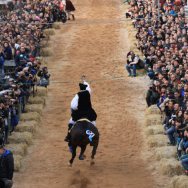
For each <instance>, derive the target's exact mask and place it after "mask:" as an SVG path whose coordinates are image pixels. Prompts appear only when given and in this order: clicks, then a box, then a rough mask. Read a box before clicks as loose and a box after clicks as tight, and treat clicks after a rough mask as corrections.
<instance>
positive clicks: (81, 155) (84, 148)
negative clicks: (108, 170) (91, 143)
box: [79, 145, 86, 160]
mask: <svg viewBox="0 0 188 188" xmlns="http://www.w3.org/2000/svg"><path fill="white" fill-rule="evenodd" d="M85 150H86V145H85V146H82V147H81V152H80V155H79V159H80V160H84V156H83V154H84V152H85Z"/></svg>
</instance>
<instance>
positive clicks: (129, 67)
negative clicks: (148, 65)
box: [126, 65, 136, 76]
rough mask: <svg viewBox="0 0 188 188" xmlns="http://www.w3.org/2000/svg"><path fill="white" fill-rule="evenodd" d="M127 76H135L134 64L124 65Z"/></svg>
mask: <svg viewBox="0 0 188 188" xmlns="http://www.w3.org/2000/svg"><path fill="white" fill-rule="evenodd" d="M126 69H127V71H128V73H129V76H136V65H126Z"/></svg>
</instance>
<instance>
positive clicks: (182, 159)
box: [180, 155, 188, 170]
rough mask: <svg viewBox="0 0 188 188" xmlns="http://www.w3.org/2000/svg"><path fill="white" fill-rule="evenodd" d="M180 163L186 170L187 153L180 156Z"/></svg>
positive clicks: (187, 164)
mask: <svg viewBox="0 0 188 188" xmlns="http://www.w3.org/2000/svg"><path fill="white" fill-rule="evenodd" d="M180 160H181V164H182V166H183V168H184V169H185V170H188V155H182V156H181V158H180Z"/></svg>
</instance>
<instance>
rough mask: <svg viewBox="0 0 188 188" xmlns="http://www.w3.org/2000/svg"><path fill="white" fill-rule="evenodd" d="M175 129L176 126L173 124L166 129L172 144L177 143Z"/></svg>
mask: <svg viewBox="0 0 188 188" xmlns="http://www.w3.org/2000/svg"><path fill="white" fill-rule="evenodd" d="M175 131H176V128H175V127H174V126H171V127H170V128H169V129H167V130H166V134H167V136H168V139H169V141H170V143H171V144H175V143H176V139H175V137H174V133H175Z"/></svg>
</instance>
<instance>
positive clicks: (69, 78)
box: [14, 0, 163, 188]
mask: <svg viewBox="0 0 188 188" xmlns="http://www.w3.org/2000/svg"><path fill="white" fill-rule="evenodd" d="M73 2H74V3H75V5H76V8H77V12H76V19H77V20H76V21H75V22H73V21H70V22H68V23H67V24H65V25H63V26H62V28H61V29H60V30H56V34H55V35H54V36H53V37H52V38H51V42H50V43H51V47H52V49H53V54H54V55H53V56H52V57H51V58H49V59H48V62H49V63H48V67H49V71H50V73H51V75H52V77H51V80H52V81H51V85H50V87H49V89H48V97H47V105H46V108H45V110H44V113H43V118H42V123H41V126H40V127H39V130H38V133H37V135H36V138H35V139H34V143H33V145H32V146H31V147H30V148H29V151H28V155H27V156H26V158H25V159H24V161H23V167H22V169H21V172H19V173H16V174H15V178H14V181H15V184H14V188H69V187H70V188H107V187H110V188H153V187H161V186H159V184H158V183H156V182H155V179H154V177H153V176H152V175H151V173H152V172H151V171H149V170H148V167H147V166H148V165H147V164H146V162H145V161H144V160H143V159H142V157H141V151H143V137H142V134H141V126H143V118H144V109H145V107H146V104H145V99H144V93H145V91H146V88H147V84H146V83H147V82H148V80H147V78H146V77H142V78H141V77H137V78H129V77H127V73H126V71H125V69H124V64H125V56H126V53H127V52H128V50H129V43H130V40H129V38H128V34H127V31H126V28H125V27H124V23H123V22H118V21H117V20H118V19H120V18H121V17H123V13H122V12H121V4H120V2H118V1H117V0H82V1H73ZM83 74H85V75H87V78H88V80H89V81H90V84H91V87H92V103H93V107H94V109H95V110H96V112H97V113H98V119H97V127H98V129H99V131H100V134H101V139H100V145H99V148H98V151H97V155H96V164H95V166H92V167H90V166H89V156H90V152H91V148H90V147H88V148H87V151H86V155H87V159H86V160H85V161H79V160H78V159H77V158H76V159H75V163H74V165H73V167H72V168H70V167H68V165H67V163H68V160H69V159H70V156H71V155H70V153H69V151H68V147H67V144H66V143H65V142H64V141H63V140H64V137H65V135H66V133H67V122H68V120H69V118H70V101H71V99H72V97H73V96H74V94H75V93H77V92H78V83H79V81H80V77H81V75H83ZM162 187H163V186H162Z"/></svg>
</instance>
